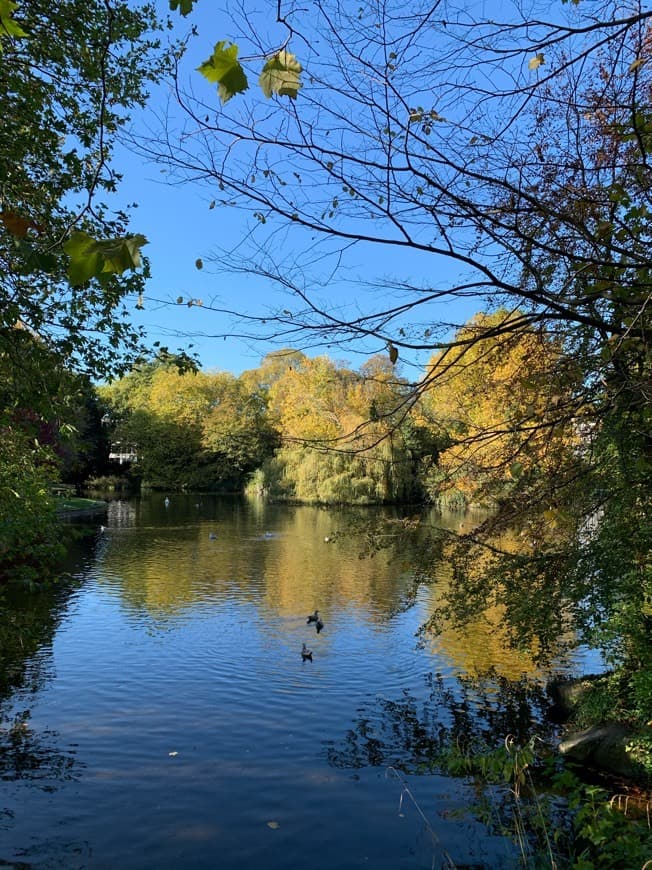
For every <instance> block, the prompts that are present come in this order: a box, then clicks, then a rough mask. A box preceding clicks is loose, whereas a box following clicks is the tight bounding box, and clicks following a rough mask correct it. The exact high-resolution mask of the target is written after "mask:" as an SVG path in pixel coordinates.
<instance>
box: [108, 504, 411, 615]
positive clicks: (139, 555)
mask: <svg viewBox="0 0 652 870" xmlns="http://www.w3.org/2000/svg"><path fill="white" fill-rule="evenodd" d="M189 509H190V510H194V508H192V507H191V508H189ZM193 516H194V515H193ZM349 519H350V515H349V513H348V512H345V513H344V514H342V515H341V516H340V515H338V516H337V517H333V515H332V513H328V512H326V511H322V510H317V509H315V508H309V507H301V508H289V509H288V508H285V509H283V511H282V512H279V513H275V514H274V515H273V516H270V515H269V514H268V515H267V521H268V522H272V523H273V527H274V536H273V537H272V538H269V537H266V536H265V535H264V534H263V533H259V532H258V533H257V532H255V531H254V528H255V526H254V525H253V524H252V522H251V518H250V517H249V509H248V507H246V506H245V505H242V506H241V509H238V510H237V511H236V513H234V514H233V515H232V517H231V518H230V519H229V518H227V517H221V518H220V520H219V522H215V523H209V522H206V521H203V522H202V523H201V525H199V526H198V525H196V524H193V525H190V526H181V527H179V526H176V525H174V526H173V527H172V528H171V529H170V530H166V529H165V527H164V526H157V527H156V532H155V533H152V531H151V530H150V529H148V528H143V529H139V528H138V527H137V526H136V527H132V528H128V529H124V530H123V529H120V530H116V531H114V532H113V531H111V530H110V529H109V530H107V532H106V534H105V543H104V546H105V550H104V554H103V561H102V565H103V576H106V577H107V578H110V580H109V581H108V582H109V583H110V585H111V586H113V585H114V584H115V583H116V578H119V580H118V581H117V583H118V585H117V587H116V589H117V591H118V592H119V594H120V597H121V598H122V600H123V601H124V602H125V604H126V605H127V606H128V607H132V608H135V609H137V610H139V611H142V610H145V611H147V612H148V613H150V614H151V616H152V617H154V618H175V617H176V616H178V615H179V614H181V613H183V612H184V611H186V610H189V609H192V608H194V607H196V606H198V605H200V604H201V602H202V601H206V600H210V601H212V602H214V603H215V605H216V606H219V604H220V603H221V602H228V601H237V602H240V603H247V602H250V603H253V604H255V605H256V606H260V602H261V599H262V600H263V601H264V602H265V605H264V608H265V610H266V611H268V613H276V614H279V615H281V616H288V617H301V618H303V617H304V616H305V614H306V613H310V612H312V611H313V610H314V609H315V607H319V608H321V609H322V611H323V612H324V613H328V610H329V608H330V607H335V606H337V607H341V606H343V605H346V606H351V607H354V608H357V610H358V612H359V613H361V614H364V615H365V617H366V618H368V619H370V620H372V621H374V620H382V619H384V618H386V617H387V616H388V615H391V614H392V613H394V612H396V611H397V610H398V609H399V608H400V606H401V604H402V600H403V596H404V595H405V594H406V579H405V576H404V570H403V568H402V567H401V566H402V565H403V562H402V561H399V559H405V558H406V557H405V554H403V555H402V556H401V554H400V553H397V552H394V551H388V552H386V553H383V554H381V555H379V557H378V558H377V559H374V560H360V559H359V550H360V547H361V544H360V541H359V540H357V539H356V538H355V537H351V538H349V539H338V542H337V545H330V544H327V543H325V541H324V539H325V538H326V537H327V536H332V535H333V534H334V531H336V529H335V528H334V525H335V526H337V524H338V523H340V522H341V523H343V524H344V525H348V520H349ZM259 520H260V517H258V518H257V519H256V525H257V524H258V522H259ZM214 530H217V538H216V540H209V532H210V531H214ZM262 616H263V618H264V617H265V614H264V613H263V614H262Z"/></svg>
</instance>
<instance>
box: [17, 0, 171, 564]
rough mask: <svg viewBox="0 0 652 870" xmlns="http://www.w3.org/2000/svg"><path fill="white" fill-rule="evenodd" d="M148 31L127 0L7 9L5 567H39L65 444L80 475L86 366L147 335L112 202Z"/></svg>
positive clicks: (140, 96)
mask: <svg viewBox="0 0 652 870" xmlns="http://www.w3.org/2000/svg"><path fill="white" fill-rule="evenodd" d="M157 28H158V24H157V22H156V19H155V17H154V13H153V9H152V7H151V6H149V5H148V4H143V5H140V6H135V5H133V4H128V3H125V2H122V0H116V2H113V0H106V2H104V0H91V2H88V3H86V2H80V0H62V2H57V3H54V4H53V3H46V2H43V0H34V2H31V0H30V2H29V3H27V2H20V3H13V2H12V3H5V4H4V7H3V9H2V24H1V27H0V73H1V74H0V98H1V100H2V105H3V123H2V128H1V130H0V376H1V378H2V380H1V382H0V395H1V404H0V441H4V442H6V445H7V447H6V451H7V452H6V453H5V456H4V457H3V458H4V460H5V461H6V463H8V464H7V466H6V469H5V470H6V472H7V475H8V477H7V480H6V482H5V483H4V484H3V487H4V489H3V495H2V501H3V516H4V518H3V527H4V531H5V532H6V535H5V537H4V538H3V542H4V543H3V546H7V547H9V549H4V550H3V564H4V565H9V566H12V565H13V566H14V567H15V568H16V571H19V570H20V564H21V562H23V563H24V564H25V566H26V568H27V567H30V566H31V568H32V569H33V568H35V566H36V565H38V564H39V563H40V564H42V566H43V568H44V569H46V568H47V567H48V565H50V563H51V559H49V558H48V555H47V554H48V552H50V551H51V552H52V554H54V552H55V551H56V542H55V536H54V535H52V534H51V528H52V510H53V507H52V505H51V504H50V501H49V494H48V486H47V484H48V483H52V482H54V481H56V480H57V479H58V476H59V473H60V465H61V458H62V456H61V455H62V454H65V466H66V468H65V473H66V474H69V475H72V476H73V477H76V476H77V475H78V473H80V472H81V469H80V468H78V469H77V471H74V470H73V466H74V465H75V463H76V462H77V459H76V458H75V454H77V453H78V448H79V446H80V440H81V438H82V437H83V433H82V432H81V429H83V428H84V427H85V426H86V422H88V419H89V418H88V415H87V414H86V417H85V421H86V422H85V421H84V412H83V411H82V405H83V404H84V402H86V403H88V401H89V400H88V386H87V382H86V383H85V382H84V381H83V380H80V379H79V375H85V376H87V377H90V376H93V377H105V376H107V375H110V374H112V373H114V372H116V371H120V370H121V369H122V367H124V366H125V365H128V364H129V362H130V360H131V359H133V358H134V356H135V355H136V354H137V353H139V352H140V349H141V346H142V336H141V334H140V332H139V331H138V330H136V329H134V328H133V326H132V325H131V323H130V313H129V311H128V309H127V307H126V305H125V300H126V298H127V296H128V294H132V293H140V292H141V291H142V289H143V286H144V284H143V282H144V278H145V276H146V271H147V270H146V267H145V268H144V269H143V270H141V271H140V272H138V271H134V270H137V268H138V266H139V265H140V248H141V247H142V245H143V244H144V241H145V239H144V238H143V237H142V236H139V235H138V234H135V235H129V234H128V231H127V223H128V215H127V214H126V213H125V212H124V211H121V210H117V211H112V210H111V208H110V205H109V204H108V201H109V200H110V197H111V195H112V194H113V193H114V192H115V191H116V189H117V186H118V183H119V181H120V175H119V173H118V172H117V170H116V169H115V167H114V165H113V159H112V158H113V151H114V147H115V144H116V141H117V137H118V135H119V133H120V130H121V128H123V127H124V125H125V124H126V123H127V121H128V120H129V118H130V115H131V113H132V112H134V111H138V110H140V109H141V108H142V106H143V105H144V102H145V99H146V97H147V93H148V90H149V87H150V85H151V83H152V82H154V81H156V80H157V79H158V78H159V77H160V75H161V74H162V72H163V70H164V68H166V66H167V60H166V57H165V54H164V53H163V52H162V51H161V50H160V47H159V45H158V42H157V41H156V38H153V37H152V36H151V33H152V32H153V31H154V30H156V29H157ZM84 396H85V398H84ZM88 407H89V406H88V404H87V410H88ZM76 425H80V427H81V429H80V430H79V431H78V434H77V436H75V433H74V428H75V426H76ZM75 438H76V440H77V445H76V446H75V443H74V442H75ZM57 454H58V456H57ZM3 468H5V466H3ZM12 475H13V476H14V477H15V480H16V483H15V485H14V486H12V485H11V482H10V479H11V477H12ZM7 524H8V525H7ZM10 527H11V528H10ZM11 529H13V530H14V531H11ZM16 530H18V532H19V534H18V532H17V533H16V534H14V532H15V531H16ZM21 554H22V556H21ZM26 554H30V555H29V557H27V556H26Z"/></svg>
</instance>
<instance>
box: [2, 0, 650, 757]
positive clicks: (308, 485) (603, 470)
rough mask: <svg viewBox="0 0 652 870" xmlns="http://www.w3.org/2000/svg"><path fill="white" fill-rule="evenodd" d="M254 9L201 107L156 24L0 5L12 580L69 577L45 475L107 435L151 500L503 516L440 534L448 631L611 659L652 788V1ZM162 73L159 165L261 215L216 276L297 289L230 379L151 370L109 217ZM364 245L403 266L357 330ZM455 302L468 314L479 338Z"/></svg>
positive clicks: (6, 506)
mask: <svg viewBox="0 0 652 870" xmlns="http://www.w3.org/2000/svg"><path fill="white" fill-rule="evenodd" d="M196 5H197V4H196V3H195V2H193V0H181V2H179V0H171V3H170V8H171V9H172V10H173V11H177V10H178V11H179V12H181V13H182V14H183V15H188V16H192V14H193V11H194V7H195V6H196ZM237 6H238V4H237V3H236V4H235V6H234V8H233V9H232V14H231V15H229V16H226V18H225V21H228V22H230V23H231V25H232V30H233V32H232V33H229V34H216V40H219V41H216V43H215V46H214V49H213V52H212V54H211V55H210V56H209V57H208V58H207V60H206V62H205V63H204V64H202V66H201V67H200V70H199V71H198V72H197V76H198V77H199V80H200V81H201V83H202V84H203V83H204V80H205V79H207V80H208V81H209V82H210V83H211V89H210V94H211V96H210V98H209V96H208V95H207V94H208V92H201V91H199V90H198V91H197V92H195V91H194V90H193V89H192V88H185V87H184V84H183V79H182V71H183V66H182V63H183V47H177V48H176V49H175V50H174V51H172V52H171V53H169V52H168V53H166V52H164V51H162V49H161V47H160V45H159V42H158V37H157V33H158V30H159V28H160V25H159V24H158V22H157V21H156V20H155V18H154V15H153V12H152V9H151V8H150V7H149V5H146V4H144V5H140V6H138V5H137V4H132V3H124V2H120V0H105V2H99V0H84V2H79V0H66V2H60V3H46V2H42V0H31V2H29V3H14V2H11V0H0V50H1V51H0V65H1V67H2V71H3V75H2V76H0V93H1V94H2V100H3V106H4V107H5V111H4V122H3V125H2V131H1V132H0V161H1V164H0V169H1V170H2V171H1V172H0V395H1V403H0V435H1V437H0V533H1V534H0V564H1V565H2V568H1V569H0V571H1V572H2V579H5V578H7V577H9V576H10V575H11V576H20V577H23V578H24V579H25V578H27V579H34V578H36V577H37V576H38V575H39V574H40V573H41V572H43V571H45V572H46V573H47V571H48V570H49V569H52V568H53V565H54V562H55V558H56V554H57V550H58V546H59V540H58V535H57V531H56V521H55V515H54V504H53V499H52V497H51V487H52V484H54V483H56V482H57V481H60V480H64V481H71V482H78V481H81V480H82V479H83V478H86V477H88V476H92V475H97V474H98V473H100V472H101V471H102V470H103V468H102V461H103V460H102V457H106V452H107V445H108V443H109V441H113V442H114V443H115V442H118V441H119V442H120V443H124V444H128V445H129V446H130V447H133V448H134V450H135V452H136V453H137V455H138V462H137V463H135V464H134V466H133V468H132V473H133V474H135V475H136V476H137V478H138V480H139V482H140V483H142V484H144V485H147V486H150V487H163V488H166V489H172V488H186V489H211V490H216V489H220V490H228V491H241V490H242V489H243V488H245V487H247V486H249V487H250V488H251V489H253V490H255V491H257V492H260V493H264V494H266V495H267V496H268V497H271V498H276V499H284V500H289V501H300V502H313V503H325V504H342V503H354V504H379V503H404V502H411V503H415V502H419V501H430V502H435V503H438V502H439V503H447V504H458V505H460V506H464V505H469V504H481V505H484V506H486V507H489V508H490V512H489V514H488V516H487V519H486V520H485V521H484V522H483V523H482V524H481V525H479V526H478V527H476V528H474V529H473V530H472V531H469V532H468V533H467V534H462V535H460V536H457V537H455V538H452V537H449V538H446V539H445V540H444V541H441V540H439V541H438V542H437V545H436V552H437V553H438V554H439V555H440V554H441V548H442V547H443V548H444V551H445V555H446V558H447V559H448V560H449V563H450V565H451V580H450V583H449V584H448V588H447V590H446V592H445V595H444V596H443V598H442V602H441V612H442V613H445V614H446V615H447V617H448V618H450V619H453V621H454V622H456V623H457V624H463V623H464V622H465V621H466V622H468V620H470V619H472V618H473V616H474V614H476V613H477V612H479V611H480V610H483V609H486V608H487V607H494V608H497V609H498V610H499V611H501V612H505V613H506V614H507V615H508V617H509V623H510V625H511V626H512V633H513V637H512V641H513V643H514V644H515V645H517V646H518V645H521V646H527V647H529V648H533V649H534V648H536V649H537V650H539V651H540V653H541V656H542V657H543V656H545V654H546V651H547V650H549V649H550V647H551V645H552V641H553V639H554V638H556V637H558V636H559V635H560V633H563V632H566V631H567V630H568V629H569V627H571V628H572V630H573V632H574V633H575V636H576V637H577V638H578V640H580V641H586V642H588V643H591V644H593V645H597V646H599V647H600V648H601V649H602V650H603V651H604V654H605V657H606V660H607V662H608V664H609V665H610V668H611V670H610V675H609V677H608V679H607V680H606V681H604V682H603V684H602V685H598V686H596V690H595V696H594V698H593V701H592V703H593V709H594V710H598V711H600V712H599V714H596V717H595V718H596V719H600V720H602V719H608V718H612V719H613V718H615V719H617V720H618V721H621V722H624V723H627V724H629V725H630V726H631V727H632V730H633V732H634V733H635V737H633V739H632V741H631V749H632V752H633V754H634V755H635V756H636V757H637V758H638V759H639V761H640V762H641V764H642V765H643V766H644V767H645V768H646V769H647V770H648V771H652V730H651V728H652V726H651V725H650V722H652V642H651V632H652V563H651V560H650V552H651V549H652V548H651V544H652V524H650V522H649V517H650V514H651V513H652V511H651V507H652V505H651V501H650V500H651V497H650V493H651V492H652V437H651V435H650V433H651V430H652V426H651V423H652V413H651V407H652V404H651V400H652V395H651V377H652V370H651V363H650V298H651V296H650V285H651V270H650V253H649V252H650V240H651V235H652V199H651V190H652V188H651V178H650V155H651V153H652V110H651V108H650V105H651V102H652V99H651V98H652V64H650V50H651V48H652V30H651V24H650V22H651V19H652V13H651V12H650V11H648V10H646V9H645V8H644V7H640V6H637V5H636V4H633V3H632V4H631V5H630V4H628V3H623V4H621V3H616V2H611V0H598V2H597V3H590V4H589V3H585V2H582V0H580V2H579V3H572V4H559V5H555V4H553V6H554V9H553V10H552V11H551V12H550V17H549V19H548V20H546V19H543V18H540V17H536V18H534V17H529V16H528V13H527V11H526V10H525V9H524V8H523V7H521V6H520V5H519V6H518V7H516V6H515V7H514V9H511V10H509V11H508V10H507V9H505V11H504V14H505V16H506V17H505V20H504V21H500V20H494V19H488V18H485V17H484V16H483V13H482V8H483V4H477V7H476V6H474V5H473V4H471V5H470V6H469V7H468V8H465V9H464V10H461V9H458V8H454V7H453V6H451V7H450V8H447V7H448V4H445V3H444V4H431V3H426V2H420V0H419V2H414V3H412V4H409V7H408V8H407V9H406V7H405V4H404V3H398V2H394V0H391V2H386V3H382V4H381V3H372V2H370V3H363V4H362V5H360V4H353V5H352V4H347V3H343V2H340V0H325V2H315V3H312V4H307V5H306V4H299V3H293V2H289V3H287V4H284V3H279V4H277V7H276V13H277V14H276V16H275V17H274V16H272V17H271V18H270V13H269V11H268V10H264V11H262V12H260V13H256V14H251V15H249V14H246V13H247V10H246V9H244V8H241V9H240V10H239V11H240V14H236V13H237V11H238V10H237V8H236V7H237ZM510 16H511V17H510ZM222 37H224V38H222ZM317 46H318V47H319V48H317ZM166 74H169V75H172V76H175V77H176V78H175V86H176V90H175V92H176V94H177V95H178V99H179V112H180V113H181V115H180V117H181V118H186V119H187V124H188V128H187V130H184V129H183V123H182V122H178V123H177V121H178V118H175V119H174V120H175V123H170V124H169V125H168V126H167V127H166V129H165V130H163V131H161V132H160V133H158V132H157V134H156V135H154V136H152V138H151V139H145V138H141V139H140V141H139V143H138V146H139V147H140V149H141V151H142V152H144V153H147V154H149V155H150V156H151V157H152V158H153V159H156V160H158V161H159V162H161V163H164V164H165V165H166V166H167V168H168V169H169V170H170V171H171V172H172V173H173V174H176V178H178V179H179V178H181V179H183V178H184V177H190V178H193V179H197V178H200V179H202V180H203V183H205V184H206V185H208V186H209V188H210V190H211V193H212V195H213V196H214V199H213V200H212V202H211V207H212V210H214V212H216V213H217V212H219V211H220V210H221V209H226V208H229V209H233V208H243V209H245V210H247V212H248V213H249V215H250V217H251V233H250V234H249V235H248V236H247V239H248V241H249V242H250V243H251V247H250V248H247V245H246V244H245V243H243V244H242V245H238V246H237V250H236V251H235V252H228V251H226V252H221V253H220V258H219V259H220V263H221V264H222V267H223V268H227V269H230V270H232V271H234V272H246V273H247V274H248V275H249V276H250V277H251V278H252V279H255V278H258V279H261V280H263V281H264V282H266V285H269V283H270V282H276V283H277V284H278V285H279V286H280V287H282V289H283V290H284V291H285V293H286V296H285V300H284V307H280V306H279V308H278V309H277V310H276V311H274V312H272V314H271V315H270V312H269V311H266V312H265V313H264V314H261V316H260V318H258V320H256V318H255V317H252V316H251V315H248V320H247V322H248V323H249V324H250V326H249V327H248V329H249V330H250V337H251V338H252V339H262V340H265V341H268V342H273V341H276V342H277V343H279V344H280V346H281V347H283V346H284V345H285V344H287V343H288V337H291V338H292V342H291V343H292V345H293V349H285V350H278V351H274V352H273V353H270V354H268V355H267V357H265V358H264V360H263V361H262V363H261V365H260V366H259V367H258V368H257V369H253V370H251V371H248V372H245V373H243V374H242V375H240V376H239V377H236V376H233V375H230V374H227V373H213V374H211V373H205V372H202V371H198V370H197V369H196V366H194V365H193V361H192V360H191V359H189V358H188V357H187V356H185V355H183V354H171V353H169V352H168V351H167V350H166V349H159V351H158V352H157V353H156V355H154V356H152V352H151V349H149V350H148V349H146V348H145V346H144V341H143V336H142V335H141V334H140V333H139V332H138V330H135V329H134V328H133V327H132V325H131V322H130V317H129V310H128V309H127V307H126V305H125V300H126V299H127V298H132V299H137V300H138V302H137V304H139V305H142V304H147V293H146V289H147V288H146V279H147V262H146V260H142V259H141V254H140V250H141V248H142V247H143V245H144V244H145V241H146V240H145V238H144V236H142V235H141V234H140V233H138V232H134V233H132V232H130V231H129V229H128V226H129V217H130V216H129V214H127V213H126V212H125V211H124V210H118V211H115V212H113V211H111V209H110V208H109V206H108V205H107V204H105V202H104V200H105V199H107V200H109V199H110V196H111V194H112V193H113V192H114V191H115V190H116V189H117V188H118V186H119V181H120V178H119V167H118V168H116V167H115V166H114V163H113V151H114V148H115V144H116V141H117V137H118V135H119V133H120V131H121V130H122V129H123V128H124V127H125V124H126V122H127V120H128V118H129V116H130V114H132V113H134V112H139V111H141V110H142V108H143V107H144V105H145V102H146V97H147V92H148V89H149V87H150V86H151V85H152V84H154V83H156V82H157V81H159V80H160V79H161V77H163V76H164V75H166ZM202 77H203V78H202ZM255 81H258V83H259V85H260V87H258V88H256V87H249V86H248V82H255ZM215 85H217V90H215ZM209 99H212V100H213V102H212V103H210V110H208V109H207V104H208V101H209ZM186 132H187V133H188V135H185V133H186ZM356 249H365V250H367V251H369V250H371V251H378V252H390V253H391V254H392V256H393V257H395V262H396V264H397V266H396V268H397V270H398V272H399V273H398V275H397V276H396V277H393V278H387V277H383V278H375V277H374V276H370V277H369V281H368V285H367V286H366V287H358V288H356V289H357V290H360V293H359V294H356V295H357V300H356V307H355V308H353V307H351V308H350V309H346V308H343V307H342V306H341V305H340V306H335V304H334V303H332V304H331V302H330V301H329V300H328V299H327V298H324V296H325V295H327V291H326V290H324V288H325V287H326V286H327V285H328V283H329V282H333V281H334V280H335V278H336V277H337V276H338V274H339V272H338V269H341V270H343V272H346V269H347V266H348V264H349V263H350V256H351V252H352V251H354V250H356ZM347 258H349V259H347ZM401 258H403V259H401ZM412 259H414V260H415V261H416V260H418V262H419V263H425V264H427V265H426V267H425V270H424V273H425V274H426V275H427V276H428V277H427V278H423V279H422V280H418V281H417V280H410V279H408V278H407V277H406V276H407V275H409V274H413V271H414V270H413V269H411V268H410V266H411V263H412ZM434 276H440V277H434ZM315 288H316V289H315ZM380 290H382V292H379V291H380ZM288 294H289V296H288ZM288 298H289V299H290V300H291V301H289V302H288V301H287V300H288ZM448 302H454V303H459V302H464V303H465V304H466V305H467V308H468V304H469V302H470V303H471V304H472V305H473V308H472V310H471V314H470V315H468V316H465V321H466V322H451V321H450V320H444V319H443V317H442V316H441V314H440V312H441V311H445V310H446V303H448ZM170 304H172V305H174V304H179V305H184V306H187V305H190V306H191V307H192V306H195V307H197V308H199V307H200V305H199V300H195V299H185V298H183V297H179V299H178V300H177V301H176V302H171V303H170ZM201 308H202V312H203V314H202V316H209V314H210V310H211V305H210V303H203V304H202V305H201ZM473 312H477V313H475V314H474V313H473ZM252 324H253V325H252ZM320 344H321V345H323V346H324V347H326V346H328V347H332V348H338V349H344V351H343V352H345V351H346V349H347V348H348V347H351V348H352V349H354V348H355V349H356V350H358V351H359V350H363V351H364V352H366V354H367V357H368V360H367V362H365V363H364V364H363V365H362V366H361V367H360V368H359V369H356V370H354V369H351V368H350V367H349V366H348V364H347V363H344V362H335V361H333V359H332V358H331V355H319V353H318V352H315V348H318V349H319V345H320ZM307 346H310V347H311V353H310V355H307V354H305V353H304V352H303V350H302V348H305V347H307ZM416 352H420V353H423V352H426V353H428V354H429V355H430V359H429V362H428V364H427V365H426V366H425V368H423V369H422V370H421V371H418V373H417V374H416V375H415V374H414V372H415V368H414V367H409V366H408V364H407V363H409V361H410V355H411V354H413V353H416ZM402 364H403V367H402ZM407 371H409V372H411V373H412V377H408V376H407V375H406V374H405V372H407ZM92 381H95V382H99V381H103V382H105V385H104V386H102V387H101V388H99V389H98V391H97V392H95V391H94V389H93V388H92V386H91V382H92ZM102 419H104V421H105V422H104V423H102V422H101V421H102ZM104 470H106V469H104ZM434 552H435V551H434V550H433V553H432V554H430V557H429V555H428V553H424V558H423V565H422V575H421V576H422V577H423V579H425V580H427V579H428V577H429V570H431V565H432V561H433V560H434ZM429 559H430V561H429ZM523 588H527V589H528V590H529V598H528V602H527V608H524V607H523V605H522V602H523V596H522V594H521V592H522V589H523ZM436 623H437V614H435V615H434V616H433V622H432V627H436Z"/></svg>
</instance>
